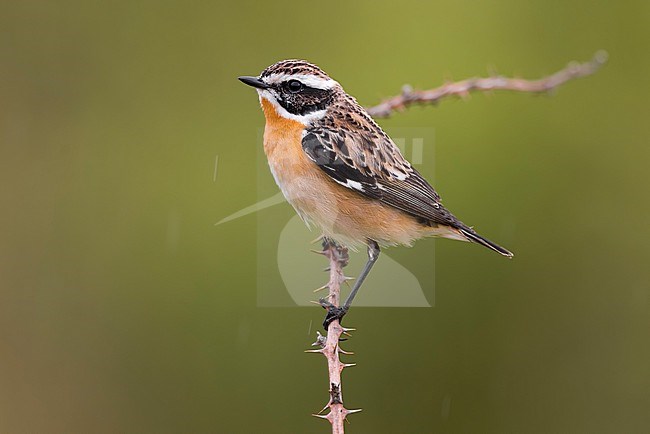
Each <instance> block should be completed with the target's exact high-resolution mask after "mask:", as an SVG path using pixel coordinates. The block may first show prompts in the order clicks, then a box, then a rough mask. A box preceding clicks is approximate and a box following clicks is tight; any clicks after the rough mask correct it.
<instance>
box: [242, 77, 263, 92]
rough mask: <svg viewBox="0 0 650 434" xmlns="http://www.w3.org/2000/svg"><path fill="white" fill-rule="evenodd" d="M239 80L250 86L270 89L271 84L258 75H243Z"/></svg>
mask: <svg viewBox="0 0 650 434" xmlns="http://www.w3.org/2000/svg"><path fill="white" fill-rule="evenodd" d="M239 81H241V82H242V83H244V84H247V85H249V86H253V87H255V88H257V89H268V87H269V85H268V84H266V83H264V82H263V81H262V80H260V79H259V78H257V77H247V76H242V77H239Z"/></svg>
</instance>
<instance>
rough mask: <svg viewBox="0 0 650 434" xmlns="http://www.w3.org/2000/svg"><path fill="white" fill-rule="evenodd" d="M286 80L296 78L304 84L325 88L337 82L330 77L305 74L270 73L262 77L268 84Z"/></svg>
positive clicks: (329, 87)
mask: <svg viewBox="0 0 650 434" xmlns="http://www.w3.org/2000/svg"><path fill="white" fill-rule="evenodd" d="M287 80H298V81H300V82H301V83H302V84H304V85H305V86H309V87H313V88H315V89H325V90H327V89H331V88H333V87H334V86H336V85H337V84H338V83H337V82H336V81H334V80H332V79H331V78H321V77H316V76H314V75H307V74H271V75H269V76H268V77H264V81H265V82H266V83H268V84H276V83H282V82H283V81H287Z"/></svg>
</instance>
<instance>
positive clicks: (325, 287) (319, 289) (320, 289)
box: [314, 283, 330, 292]
mask: <svg viewBox="0 0 650 434" xmlns="http://www.w3.org/2000/svg"><path fill="white" fill-rule="evenodd" d="M329 287H330V286H329V284H327V283H326V284H325V285H323V286H321V287H320V288H316V289H314V292H318V291H322V290H323V289H327V288H329Z"/></svg>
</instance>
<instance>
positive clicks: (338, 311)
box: [318, 298, 348, 330]
mask: <svg viewBox="0 0 650 434" xmlns="http://www.w3.org/2000/svg"><path fill="white" fill-rule="evenodd" d="M318 301H319V303H320V305H321V306H323V308H324V309H326V310H327V315H325V320H324V321H323V327H324V328H325V330H327V328H328V327H329V325H330V324H331V323H332V321H336V320H338V321H339V324H340V323H341V320H343V317H344V316H345V314H346V313H348V308H346V307H338V306H334V305H333V304H332V303H330V302H329V301H327V300H325V299H324V298H321V299H320V300H318Z"/></svg>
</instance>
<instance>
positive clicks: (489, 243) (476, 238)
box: [459, 229, 514, 258]
mask: <svg viewBox="0 0 650 434" xmlns="http://www.w3.org/2000/svg"><path fill="white" fill-rule="evenodd" d="M459 230H460V232H461V233H462V234H463V235H465V236H466V237H467V239H468V240H470V241H472V242H474V243H477V244H481V245H483V246H485V247H487V248H488V249H492V250H494V251H495V252H497V253H501V254H502V255H503V256H505V257H507V258H512V257H513V256H514V254H513V253H512V252H509V251H508V250H506V249H504V248H503V247H501V246H497V245H496V244H494V243H493V242H492V241H490V240H486V239H485V238H483V237H482V236H480V235H479V234H477V233H476V232H474V231H472V230H468V229H459Z"/></svg>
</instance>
